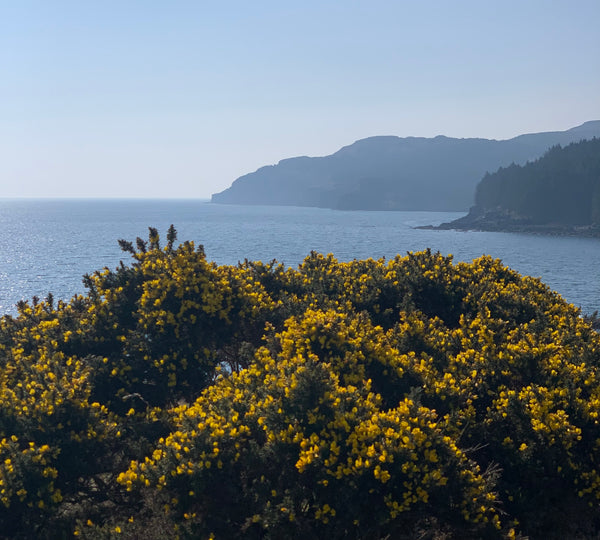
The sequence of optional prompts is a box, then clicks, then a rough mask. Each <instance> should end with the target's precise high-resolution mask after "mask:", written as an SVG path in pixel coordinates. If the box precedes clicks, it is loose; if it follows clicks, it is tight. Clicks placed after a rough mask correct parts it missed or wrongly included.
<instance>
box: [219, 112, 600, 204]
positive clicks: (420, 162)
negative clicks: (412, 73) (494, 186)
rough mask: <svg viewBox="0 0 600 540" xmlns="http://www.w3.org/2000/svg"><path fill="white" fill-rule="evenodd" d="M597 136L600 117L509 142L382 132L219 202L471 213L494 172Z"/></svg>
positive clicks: (251, 180)
mask: <svg viewBox="0 0 600 540" xmlns="http://www.w3.org/2000/svg"><path fill="white" fill-rule="evenodd" d="M593 136H599V137H600V120H593V121H589V122H585V123H584V124H581V125H579V126H575V127H573V128H570V129H569V130H566V131H552V132H541V133H527V134H523V135H518V136H516V137H513V138H511V139H504V140H495V139H485V138H476V137H473V138H453V137H447V136H445V135H437V136H436V137H432V138H428V137H398V136H395V135H376V136H373V137H367V138H365V139H359V140H358V141H355V142H354V143H352V144H350V145H347V146H343V147H341V148H340V149H339V150H337V151H336V152H334V153H333V154H330V155H327V156H317V157H309V156H297V157H290V158H285V159H282V160H280V161H279V162H278V163H277V164H274V165H266V166H263V167H260V168H259V169H257V170H256V171H254V172H251V173H248V174H245V175H243V176H240V177H239V178H237V179H236V180H235V181H234V182H233V183H232V185H231V186H230V187H229V188H227V189H225V190H224V191H222V192H220V193H215V194H214V195H213V196H212V199H211V200H212V202H214V203H220V204H246V205H289V206H316V207H322V208H334V209H341V210H431V211H467V210H468V209H469V208H470V207H471V206H472V205H473V203H474V194H475V187H476V185H477V183H478V182H479V181H480V180H481V178H482V177H483V176H484V175H485V174H486V173H488V172H493V171H495V170H497V169H498V168H499V167H502V166H507V165H509V164H511V163H517V164H524V163H526V162H527V161H531V160H534V159H537V158H538V157H540V156H541V155H542V154H543V153H544V152H545V151H546V150H547V149H548V148H549V147H551V146H553V145H556V144H561V145H564V144H569V143H571V142H577V141H578V140H581V139H585V138H591V137H593Z"/></svg>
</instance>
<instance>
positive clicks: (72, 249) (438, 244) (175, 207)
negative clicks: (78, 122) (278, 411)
mask: <svg viewBox="0 0 600 540" xmlns="http://www.w3.org/2000/svg"><path fill="white" fill-rule="evenodd" d="M461 215H462V214H459V213H439V212H345V211H335V210H326V209H318V208H296V207H277V206H260V207H258V206H230V205H214V204H210V203H208V202H206V201H200V200H186V201H180V200H0V314H5V313H10V314H14V313H15V309H14V305H15V303H16V302H17V301H19V300H21V299H30V298H31V297H32V296H33V295H37V296H39V297H41V298H43V297H45V296H46V295H47V294H48V292H52V294H53V295H54V296H55V298H63V299H69V298H70V297H71V296H73V295H74V294H76V293H81V292H84V287H83V285H82V282H81V276H82V275H83V274H85V273H87V272H92V271H93V270H97V269H100V268H103V267H105V266H107V267H109V268H114V267H116V266H117V265H118V264H119V261H120V260H123V261H124V262H128V260H129V256H128V255H127V254H125V253H123V252H121V251H120V249H119V247H118V245H117V240H118V239H119V238H124V239H127V240H135V238H136V237H137V236H141V237H142V238H147V234H148V226H153V227H157V228H158V229H159V231H160V232H161V233H162V236H163V238H165V237H166V230H167V228H168V227H169V225H170V224H171V223H173V224H174V225H175V227H176V229H177V231H178V239H179V240H180V241H183V240H193V241H195V242H196V243H197V244H203V245H204V247H205V250H206V253H207V256H208V258H209V259H211V260H214V261H215V262H217V263H219V264H236V263H237V262H238V261H240V260H244V259H245V258H248V259H250V260H257V259H260V260H264V261H267V260H271V259H277V260H278V261H280V262H283V263H285V264H286V265H287V266H296V265H297V264H298V263H299V262H301V261H302V259H303V258H304V257H305V256H306V255H307V254H308V253H309V252H310V251H311V250H315V251H319V252H322V253H333V254H334V255H335V256H336V257H337V258H338V259H339V260H344V261H346V260H351V259H354V258H367V257H373V258H378V257H382V256H385V257H387V258H391V257H394V256H395V255H396V254H398V253H399V254H405V253H406V252H407V251H417V250H422V249H425V248H428V247H430V248H431V249H432V250H434V251H440V252H441V253H442V254H444V255H446V254H449V253H451V254H453V255H454V258H455V260H457V261H470V260H472V259H473V258H475V257H479V256H481V255H483V254H489V255H492V256H493V257H496V258H500V259H502V261H503V262H504V264H506V265H508V266H510V267H512V268H514V269H516V270H518V271H519V272H521V273H522V274H527V275H532V276H536V277H541V278H542V280H543V281H544V282H545V283H547V284H548V285H549V286H550V287H552V288H553V289H554V290H556V291H558V292H559V293H560V294H562V295H563V296H564V297H565V298H566V299H567V300H568V301H569V302H572V303H574V304H575V305H577V306H580V307H581V308H582V310H583V312H584V313H592V312H593V311H595V310H596V309H600V240H599V239H588V238H563V237H544V236H535V235H525V234H508V233H486V232H460V231H432V230H422V229H415V228H414V227H415V226H418V225H428V224H439V223H442V222H446V221H450V220H452V219H455V218H457V217H459V216H461Z"/></svg>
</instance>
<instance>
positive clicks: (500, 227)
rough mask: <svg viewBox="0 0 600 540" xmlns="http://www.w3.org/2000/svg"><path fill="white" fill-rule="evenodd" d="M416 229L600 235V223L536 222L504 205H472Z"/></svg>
mask: <svg viewBox="0 0 600 540" xmlns="http://www.w3.org/2000/svg"><path fill="white" fill-rule="evenodd" d="M415 228H416V229H429V230H438V231H447V230H460V231H486V232H511V233H525V234H539V235H547V236H576V237H584V238H600V225H598V224H594V223H593V224H589V225H568V224H563V223H534V222H533V221H532V220H531V219H530V218H528V217H526V216H521V215H518V214H516V213H515V212H512V211H510V210H506V209H504V208H493V209H482V208H479V207H476V206H474V207H472V208H471V209H470V211H469V213H468V214H467V215H466V216H463V217H461V218H458V219H455V220H454V221H450V222H448V223H442V224H440V225H437V226H436V225H424V226H420V227H415Z"/></svg>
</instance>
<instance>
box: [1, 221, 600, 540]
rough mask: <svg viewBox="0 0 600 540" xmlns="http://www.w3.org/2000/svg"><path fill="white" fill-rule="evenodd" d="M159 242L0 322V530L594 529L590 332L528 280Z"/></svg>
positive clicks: (395, 262)
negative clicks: (216, 258) (235, 256)
mask: <svg viewBox="0 0 600 540" xmlns="http://www.w3.org/2000/svg"><path fill="white" fill-rule="evenodd" d="M175 241H176V233H175V230H174V229H173V228H171V229H170V230H169V232H168V234H167V243H166V245H165V247H161V245H160V239H159V236H158V233H157V231H156V230H155V229H150V235H149V239H148V241H143V240H141V239H137V241H136V243H135V246H134V244H133V243H130V242H126V241H121V242H120V243H121V247H122V248H123V249H124V251H127V252H129V253H130V255H131V257H132V262H131V264H129V265H126V264H123V263H122V264H121V265H120V266H119V267H118V268H117V269H115V270H109V269H104V270H102V271H98V272H94V273H93V274H90V275H88V276H85V278H84V282H85V284H86V286H87V289H88V292H87V294H86V295H84V296H76V297H74V298H73V299H71V300H70V301H69V302H63V301H59V302H57V303H55V302H54V301H53V299H52V298H51V297H49V298H48V299H47V300H46V301H43V302H37V301H36V302H34V303H31V304H30V303H28V302H22V303H20V304H19V306H18V309H19V314H18V316H16V317H11V316H5V317H3V318H1V319H0V535H1V536H2V537H4V538H72V537H73V536H74V535H75V536H78V537H81V538H139V537H142V536H144V537H146V538H148V539H152V538H175V537H179V538H223V539H233V538H272V539H279V538H303V539H304V538H315V539H317V538H328V537H330V538H332V539H333V538H340V539H341V538H357V539H363V538H364V539H380V538H416V537H421V538H439V539H441V538H515V537H519V536H521V537H524V536H529V537H530V538H596V537H597V536H598V534H600V511H599V504H600V472H599V471H600V463H599V460H600V426H599V421H600V418H599V415H600V338H599V335H598V334H597V333H596V332H595V331H594V330H593V329H592V326H591V324H590V322H589V321H586V320H584V318H582V317H581V316H580V313H579V311H578V310H577V309H576V308H574V307H573V306H571V305H569V304H567V303H566V302H565V301H564V300H562V299H561V298H560V297H559V296H558V295H557V294H556V293H553V292H552V291H550V290H549V289H548V288H547V287H546V286H545V285H544V284H543V283H541V282H540V281H539V280H537V279H532V278H527V277H521V276H520V275H519V274H518V273H516V272H514V271H512V270H510V269H508V268H506V267H505V266H503V265H502V264H501V263H500V262H499V261H497V260H493V259H491V258H490V257H482V258H480V259H477V260H475V261H473V262H472V263H468V264H467V263H458V264H454V263H453V262H452V258H451V257H443V256H441V255H440V254H434V253H431V252H430V251H425V252H421V253H410V254H408V255H407V256H405V257H400V256H398V257H396V258H394V259H392V260H389V261H388V260H384V259H381V260H372V259H369V260H363V261H356V260H355V261H351V262H346V263H342V262H338V261H337V260H336V259H335V258H334V257H333V256H331V255H328V256H323V255H320V254H316V253H311V254H310V255H309V256H308V257H307V258H306V259H305V261H304V262H303V263H302V264H301V265H300V266H299V267H298V268H297V269H291V268H285V267H284V266H283V265H281V264H278V263H277V262H276V261H273V262H271V263H262V262H250V261H245V262H244V263H241V264H239V265H237V266H218V265H216V264H214V263H212V262H210V261H208V260H207V259H206V256H205V254H204V250H203V249H202V247H195V246H194V244H193V243H192V242H186V243H184V244H182V245H179V246H176V245H175Z"/></svg>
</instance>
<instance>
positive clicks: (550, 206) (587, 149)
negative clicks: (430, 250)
mask: <svg viewBox="0 0 600 540" xmlns="http://www.w3.org/2000/svg"><path fill="white" fill-rule="evenodd" d="M443 228H463V229H464V228H467V229H473V228H477V229H484V230H521V231H542V232H546V231H547V232H559V233H561V232H562V233H569V232H570V233H583V234H590V235H598V234H600V139H596V138H594V139H592V140H591V141H581V142H579V143H572V144H570V145H568V146H566V147H564V148H561V147H560V146H554V147H552V148H551V149H550V150H548V152H546V154H545V155H544V156H543V157H542V158H540V159H538V160H536V161H534V162H532V163H527V164H526V165H524V166H519V165H515V164H512V165H510V166H509V167H505V168H500V169H499V170H498V171H497V172H495V173H494V174H487V175H486V176H485V177H484V178H483V180H482V181H481V182H480V183H479V184H478V185H477V189H476V194H475V206H474V207H473V208H471V210H470V212H469V214H468V215H467V216H465V217H464V218H461V219H459V220H456V221H454V222H452V223H448V224H445V225H444V226H443Z"/></svg>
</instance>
